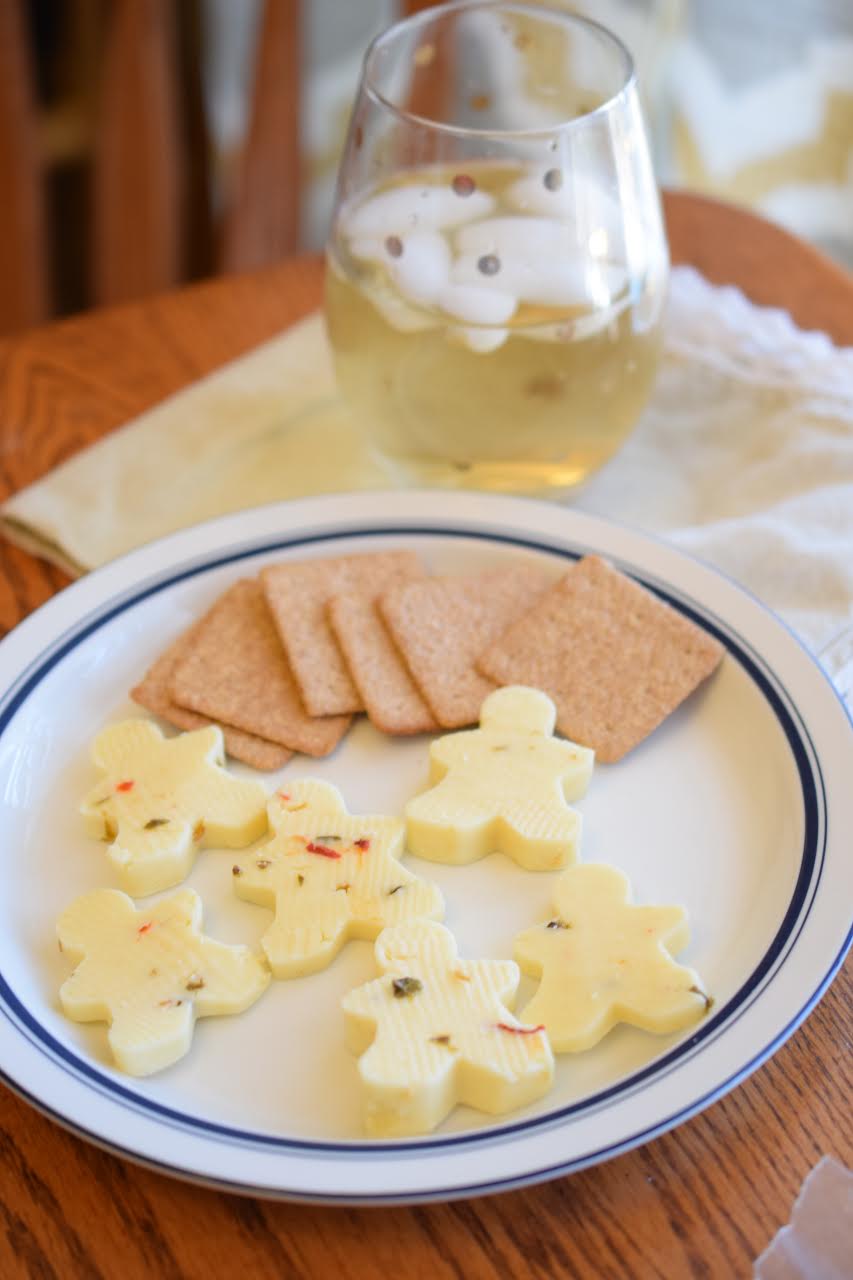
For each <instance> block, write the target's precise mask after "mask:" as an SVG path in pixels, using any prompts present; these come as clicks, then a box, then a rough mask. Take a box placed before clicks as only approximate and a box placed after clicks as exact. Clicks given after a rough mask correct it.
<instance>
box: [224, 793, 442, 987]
mask: <svg viewBox="0 0 853 1280" xmlns="http://www.w3.org/2000/svg"><path fill="white" fill-rule="evenodd" d="M269 823H270V826H271V827H272V829H273V835H272V837H271V839H270V840H268V841H267V842H266V843H265V844H263V845H261V846H260V848H259V849H256V850H253V851H252V852H251V853H249V854H246V855H244V856H243V857H242V858H241V859H240V860H239V861H238V862H236V863H235V864H234V867H233V875H234V888H235V890H236V892H237V896H238V897H240V898H245V899H246V900H247V901H249V902H256V903H258V904H259V905H260V906H265V907H271V908H272V909H273V911H274V912H275V920H274V921H273V923H272V924H271V925H270V927H269V929H268V930H267V931H266V933H265V934H264V936H263V938H262V939H261V945H262V947H263V949H264V951H265V953H266V956H267V959H268V960H269V963H270V967H271V969H272V971H273V973H274V974H275V976H276V977H277V978H294V977H299V976H301V975H303V974H308V973H314V972H316V971H317V970H318V969H324V968H325V967H326V965H327V964H329V963H330V962H331V961H332V960H333V959H334V957H335V956H336V955H337V953H338V952H339V951H340V949H341V947H342V946H343V945H344V943H345V942H347V941H348V940H349V939H350V938H366V939H367V940H368V941H372V940H373V939H374V938H375V937H376V936H377V934H378V933H379V932H380V930H382V929H384V928H385V926H386V925H390V924H396V923H398V921H401V920H411V919H415V918H418V917H421V916H425V917H429V918H431V919H441V917H442V916H443V915H444V900H443V898H442V896H441V892H440V890H439V889H438V888H437V886H436V885H434V884H430V883H428V882H427V881H426V880H420V879H419V878H418V877H417V876H415V875H413V874H412V872H411V871H407V870H406V868H405V867H402V866H401V865H400V863H399V861H398V858H399V855H400V854H401V853H402V850H403V831H404V828H403V823H402V821H401V820H400V819H399V818H386V817H380V816H378V815H375V814H369V815H365V816H362V815H354V814H350V813H348V812H347V810H346V806H345V805H344V801H343V797H342V796H341V793H340V792H339V791H338V790H337V788H336V787H333V786H332V785H331V784H330V783H328V782H319V781H316V780H313V779H305V780H304V781H299V782H293V783H291V784H289V786H288V787H287V788H286V790H283V791H280V792H278V794H277V795H276V796H275V797H274V798H273V799H272V800H271V801H270V804H269Z"/></svg>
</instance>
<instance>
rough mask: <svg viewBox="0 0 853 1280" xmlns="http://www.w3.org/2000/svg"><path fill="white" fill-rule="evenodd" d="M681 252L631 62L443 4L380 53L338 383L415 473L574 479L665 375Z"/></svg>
mask: <svg viewBox="0 0 853 1280" xmlns="http://www.w3.org/2000/svg"><path fill="white" fill-rule="evenodd" d="M667 276H668V255H667V248H666V240H665V236H664V231H663V225H662V220H661V214H660V205H659V200H658V193H657V188H656V186H655V181H654V177H653V173H652V167H651V161H650V157H649V148H648V143H647V138H646V131H645V127H644V124H643V119H642V115H641V110H640V106H639V101H638V97H637V91H636V84H635V79H634V73H633V67H632V63H631V58H630V55H629V54H628V53H627V51H626V50H625V48H624V47H623V45H622V44H621V43H620V42H619V41H618V40H617V39H616V37H615V36H613V35H611V34H610V33H609V32H608V31H606V30H605V29H604V28H603V27H600V26H598V25H597V24H596V23H594V22H590V21H588V20H585V19H582V18H578V17H576V16H573V15H569V14H567V13H563V12H559V11H555V10H552V9H548V8H545V7H539V6H536V5H525V4H504V3H492V2H482V0H474V2H473V3H462V4H453V5H443V6H441V7H439V8H436V9H429V10H426V11H425V12H422V13H420V14H418V15H417V16H415V17H413V18H410V19H408V20H407V21H404V22H401V23H399V24H397V25H396V26H394V27H392V28H391V29H390V30H389V31H387V32H385V33H384V34H383V35H381V36H380V37H379V38H378V39H377V40H376V41H375V42H374V43H373V45H372V46H371V47H370V49H369V50H368V52H367V56H366V58H365V63H364V69H363V72H362V79H361V85H360V89H359V94H358V98H357V101H356V104H355V108H354V111H353V117H352V122H351V125H350V131H349V137H348V140H347V145H346V150H345V153H344V157H343V160H342V164H341V170H340V175H339V179H338V190H337V198H336V205H335V214H334V219H333V225H332V232H331V236H330V240H329V244H328V270H327V273H326V280H327V284H326V315H327V321H328V328H329V334H330V338H331V343H332V348H333V351H334V357H335V366H336V370H337V377H338V383H339V386H340V388H341V391H342V394H343V395H344V396H345V398H346V399H347V401H348V402H349V404H350V405H351V407H352V409H353V410H354V412H355V413H356V415H357V416H358V418H359V419H360V421H361V424H362V425H363V427H364V429H365V431H366V432H367V435H368V438H369V440H370V441H371V444H372V446H373V448H374V449H375V450H376V451H377V452H378V453H379V454H381V455H382V457H383V458H384V459H385V460H386V462H388V463H391V464H392V465H393V466H394V467H396V468H397V469H398V471H399V473H400V478H401V479H403V480H405V481H406V482H409V483H412V482H414V483H423V484H433V485H444V486H453V487H466V488H471V487H474V488H483V489H493V490H499V491H505V492H516V493H538V494H544V493H553V494H558V493H562V492H565V491H568V490H570V489H571V488H572V487H573V486H575V485H577V484H578V483H579V482H581V481H582V480H583V479H584V478H585V477H586V476H587V475H589V474H590V472H592V471H593V470H595V469H596V468H597V467H599V466H600V465H601V464H602V463H603V462H605V461H606V460H607V459H608V458H609V457H610V456H611V455H612V454H613V453H614V452H615V451H616V450H617V449H618V448H619V446H620V444H621V443H622V442H623V440H624V439H625V437H626V436H627V435H628V433H629V431H630V430H631V428H632V426H633V425H634V423H635V422H636V420H637V418H638V416H639V414H640V412H641V410H642V409H643V407H644V405H645V403H646V401H647V399H648V397H649V394H650V391H651V388H652V384H653V381H654V377H655V372H656V369H657V364H658V354H659V347H660V326H661V312H662V309H663V304H664V298H665V293H666V284H667Z"/></svg>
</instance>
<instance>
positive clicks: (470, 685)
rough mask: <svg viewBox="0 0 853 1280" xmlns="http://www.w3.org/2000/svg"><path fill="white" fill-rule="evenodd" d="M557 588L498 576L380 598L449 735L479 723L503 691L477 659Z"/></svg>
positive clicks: (496, 572) (437, 583)
mask: <svg viewBox="0 0 853 1280" xmlns="http://www.w3.org/2000/svg"><path fill="white" fill-rule="evenodd" d="M549 581H550V579H549V578H548V577H547V576H546V575H545V574H544V573H542V572H541V571H540V570H537V569H531V568H526V567H525V568H518V569H490V570H486V571H485V572H483V573H473V574H462V575H460V576H458V577H452V578H423V579H421V580H420V581H418V582H411V583H408V584H406V585H404V586H401V587H395V588H394V589H393V590H391V591H388V592H386V593H385V594H384V595H383V596H381V597H380V600H379V608H380V610H381V612H382V616H383V618H384V619H385V622H386V623H387V625H388V629H389V631H390V632H391V635H392V637H393V639H394V641H395V643H396V645H397V647H398V648H399V649H400V651H401V653H402V654H403V656H404V658H405V659H406V664H407V666H408V668H409V670H410V671H411V673H412V675H413V676H414V678H415V682H416V684H417V685H418V688H419V689H420V691H421V693H422V694H423V696H424V698H425V699H426V701H427V702H428V704H429V706H430V709H431V711H432V713H433V715H434V716H435V718H436V720H437V721H438V723H439V724H440V725H441V726H442V728H444V729H458V728H460V727H461V726H462V725H466V724H476V723H477V721H478V719H479V716H480V707H481V706H482V703H483V699H484V698H486V697H488V695H489V694H490V693H491V692H492V690H493V689H494V688H495V685H494V683H493V681H492V680H487V679H485V677H484V676H483V675H482V674H481V673H480V672H479V671H478V670H477V669H476V667H475V665H474V664H475V661H476V659H477V658H478V657H479V655H480V654H481V653H482V651H483V649H484V648H486V647H487V646H488V645H489V644H491V643H492V641H494V640H496V639H497V638H498V636H499V635H500V634H501V633H502V632H503V631H504V630H505V629H506V628H507V627H508V626H509V624H510V623H511V622H513V621H514V620H515V619H516V618H517V617H519V616H520V615H521V614H523V613H526V612H527V610H528V609H529V608H530V606H531V605H532V604H533V603H534V601H535V600H536V598H537V597H538V596H540V595H541V594H542V593H543V592H544V591H545V590H546V588H547V587H548V585H549Z"/></svg>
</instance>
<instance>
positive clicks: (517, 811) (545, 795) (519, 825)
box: [406, 686, 594, 871]
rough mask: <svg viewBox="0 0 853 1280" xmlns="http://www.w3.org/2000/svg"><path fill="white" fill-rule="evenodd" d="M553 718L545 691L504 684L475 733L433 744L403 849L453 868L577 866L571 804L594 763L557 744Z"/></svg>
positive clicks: (576, 821)
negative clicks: (500, 861) (500, 863)
mask: <svg viewBox="0 0 853 1280" xmlns="http://www.w3.org/2000/svg"><path fill="white" fill-rule="evenodd" d="M554 719H555V710H554V704H553V703H552V702H551V700H550V698H548V697H546V695H545V694H544V693H541V692H540V691H539V690H538V689H527V688H524V687H522V686H510V687H508V688H505V689H496V690H495V692H494V693H491V694H489V696H488V698H486V700H485V702H484V703H483V706H482V709H481V712H480V728H479V729H471V730H466V731H465V732H463V733H452V734H448V735H447V736H446V737H443V738H438V739H437V740H436V741H435V742H433V744H432V746H431V748H430V783H431V784H432V785H431V788H430V790H429V791H426V792H424V794H423V795H420V796H417V797H416V798H415V799H414V800H411V801H410V802H409V804H408V805H407V806H406V841H407V844H408V847H409V849H410V851H411V852H412V853H414V854H417V855H418V856H420V857H422V858H429V859H431V860H432V861H434V862H450V863H457V864H461V863H466V862H473V861H475V860H476V859H477V858H482V857H483V856H484V855H485V854H488V853H496V852H501V853H506V854H508V855H509V856H510V857H512V858H514V859H515V861H516V862H517V863H519V865H520V866H522V867H526V868H527V869H528V870H531V871H553V870H555V869H556V868H559V867H565V866H567V865H569V864H570V863H572V862H574V860H575V859H576V858H577V856H578V851H579V845H580V827H581V820H580V815H579V814H578V813H577V812H576V811H575V810H574V809H571V808H570V807H569V803H568V802H569V801H573V800H577V799H579V798H580V797H581V796H583V795H584V794H585V792H586V789H587V787H588V785H589V780H590V776H591V773H592V765H593V758H594V757H593V752H592V751H590V750H588V749H587V748H586V747H580V746H578V745H577V744H576V743H574V742H565V741H561V740H559V739H556V738H554V737H553V732H554Z"/></svg>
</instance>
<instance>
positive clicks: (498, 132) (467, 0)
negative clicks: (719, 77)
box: [361, 0, 637, 139]
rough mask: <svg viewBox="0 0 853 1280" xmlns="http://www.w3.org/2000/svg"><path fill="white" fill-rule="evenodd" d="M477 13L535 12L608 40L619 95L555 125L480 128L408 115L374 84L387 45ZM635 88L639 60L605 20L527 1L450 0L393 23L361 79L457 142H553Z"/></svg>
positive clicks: (377, 97) (381, 100)
mask: <svg viewBox="0 0 853 1280" xmlns="http://www.w3.org/2000/svg"><path fill="white" fill-rule="evenodd" d="M475 9H485V10H489V9H492V10H496V11H497V10H501V9H505V10H516V11H519V12H521V13H525V12H527V13H532V14H533V15H535V16H536V17H544V18H548V19H549V20H551V21H552V22H556V23H561V24H563V25H564V26H567V27H575V28H578V27H580V28H582V29H584V30H586V31H588V32H592V33H594V34H596V35H598V36H603V37H604V41H605V43H607V44H610V45H611V47H612V48H613V50H614V51H615V52H616V53H617V55H618V56H619V58H620V59H621V62H622V69H623V75H622V83H621V85H620V86H619V88H618V89H617V90H616V92H615V93H612V94H611V95H610V96H609V97H608V98H606V99H605V100H604V102H601V103H599V104H598V106H597V107H593V108H592V110H591V111H584V112H581V114H580V115H576V116H570V117H569V118H568V119H566V120H561V121H559V122H558V123H556V124H552V125H546V126H544V127H537V128H533V129H489V128H484V127H482V126H478V125H460V124H447V123H445V122H443V121H441V120H434V119H433V118H432V117H431V116H424V115H420V114H419V113H418V112H415V111H407V110H406V109H405V108H404V107H399V106H397V105H396V103H394V102H392V101H391V100H390V99H389V98H388V97H387V96H386V95H385V94H384V93H383V92H382V90H381V89H380V88H379V87H378V85H377V84H376V83H375V80H374V78H373V76H372V73H371V64H372V62H373V60H374V57H375V55H376V54H377V53H378V52H380V50H381V48H382V46H383V45H384V44H385V43H386V42H390V40H391V39H392V38H396V37H397V36H398V35H399V34H400V33H401V32H403V31H404V30H409V31H414V30H416V29H417V28H418V27H420V26H425V25H426V23H427V22H428V21H432V20H433V19H434V18H435V17H436V16H437V15H443V14H450V13H462V12H465V11H471V10H475ZM636 84H637V69H636V66H635V64H634V59H633V57H632V55H631V53H630V52H629V50H628V47H627V45H626V44H625V43H624V41H622V40H621V39H620V37H619V36H617V35H616V34H615V32H613V31H611V30H610V28H609V27H605V26H604V25H603V23H601V22H596V20H595V19H594V18H586V17H582V16H581V15H580V14H577V13H563V12H561V11H560V10H559V9H552V8H550V7H549V6H548V5H544V4H536V3H528V0H446V2H445V3H441V4H436V5H433V6H432V7H431V8H429V9H422V10H420V12H419V13H413V14H411V15H410V16H409V17H408V18H402V19H400V20H399V21H397V22H393V23H392V24H391V26H390V27H386V28H385V30H384V31H380V32H379V34H378V35H377V36H374V38H373V40H371V42H370V44H369V45H368V46H367V50H366V52H365V55H364V62H363V64H362V75H361V89H362V91H363V92H364V93H365V94H366V95H367V96H368V97H369V98H371V99H372V100H373V101H374V102H375V103H377V104H378V105H380V106H382V107H384V108H385V109H386V110H387V111H390V112H391V113H392V114H393V115H395V116H397V118H398V119H400V120H403V121H405V122H407V123H408V124H412V125H418V126H420V127H424V126H425V127H427V128H430V129H433V130H435V131H436V132H437V133H445V134H448V135H451V136H453V137H457V138H466V137H467V138H504V139H508V138H519V139H535V138H549V137H552V136H553V135H554V134H555V133H563V132H565V131H567V130H569V129H575V128H578V127H581V126H583V125H586V124H588V123H589V122H590V121H591V120H595V119H596V118H601V117H604V116H606V115H607V114H609V113H610V112H611V111H613V110H614V109H615V108H616V107H617V106H619V105H620V104H621V103H622V102H623V100H624V99H625V98H627V96H628V94H629V93H631V92H632V91H633V90H634V88H635V87H636Z"/></svg>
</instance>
